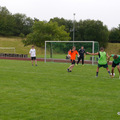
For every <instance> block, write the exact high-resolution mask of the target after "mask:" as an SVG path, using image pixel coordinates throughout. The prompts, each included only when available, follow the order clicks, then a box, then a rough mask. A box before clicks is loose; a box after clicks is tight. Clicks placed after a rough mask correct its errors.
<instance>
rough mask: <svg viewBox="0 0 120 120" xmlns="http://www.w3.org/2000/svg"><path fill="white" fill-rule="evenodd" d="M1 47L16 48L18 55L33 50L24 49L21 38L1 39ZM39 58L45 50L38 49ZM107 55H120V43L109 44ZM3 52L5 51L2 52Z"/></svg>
mask: <svg viewBox="0 0 120 120" xmlns="http://www.w3.org/2000/svg"><path fill="white" fill-rule="evenodd" d="M0 47H15V49H16V53H18V54H28V53H29V50H30V48H31V45H30V46H26V47H24V44H23V43H22V39H21V38H19V37H9V38H8V37H0ZM36 51H37V56H39V57H43V56H44V48H38V47H36ZM106 51H107V53H109V54H111V53H116V54H120V43H109V44H108V46H107V48H106ZM0 52H3V50H0Z"/></svg>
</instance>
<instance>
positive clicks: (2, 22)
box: [0, 7, 14, 36]
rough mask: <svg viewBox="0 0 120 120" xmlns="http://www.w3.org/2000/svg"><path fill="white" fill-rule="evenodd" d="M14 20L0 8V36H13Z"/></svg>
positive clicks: (7, 12) (6, 11)
mask: <svg viewBox="0 0 120 120" xmlns="http://www.w3.org/2000/svg"><path fill="white" fill-rule="evenodd" d="M13 27H14V18H13V16H12V14H11V13H10V12H9V11H8V9H7V8H6V7H0V35H3V36H9V35H13V31H14V28H13Z"/></svg>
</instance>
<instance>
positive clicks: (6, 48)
mask: <svg viewBox="0 0 120 120" xmlns="http://www.w3.org/2000/svg"><path fill="white" fill-rule="evenodd" d="M0 50H13V51H14V53H15V47H0Z"/></svg>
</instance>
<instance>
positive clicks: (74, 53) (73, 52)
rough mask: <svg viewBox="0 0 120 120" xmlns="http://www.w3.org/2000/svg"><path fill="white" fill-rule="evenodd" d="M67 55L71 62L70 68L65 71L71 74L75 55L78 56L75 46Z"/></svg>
mask: <svg viewBox="0 0 120 120" xmlns="http://www.w3.org/2000/svg"><path fill="white" fill-rule="evenodd" d="M68 54H69V55H70V60H71V64H72V65H70V67H69V68H68V69H67V71H68V72H72V69H73V67H74V66H75V58H76V55H78V56H79V54H78V52H77V50H76V47H75V46H73V48H72V50H70V51H69V53H68Z"/></svg>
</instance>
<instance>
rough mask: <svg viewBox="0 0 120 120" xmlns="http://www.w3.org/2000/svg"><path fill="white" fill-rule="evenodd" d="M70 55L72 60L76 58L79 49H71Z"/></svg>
mask: <svg viewBox="0 0 120 120" xmlns="http://www.w3.org/2000/svg"><path fill="white" fill-rule="evenodd" d="M69 55H71V58H70V59H71V60H75V58H76V55H78V52H77V50H75V51H72V50H71V51H69Z"/></svg>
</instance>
